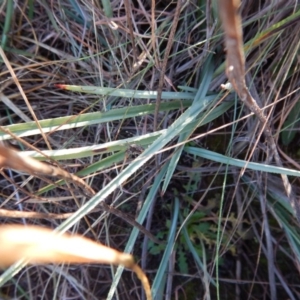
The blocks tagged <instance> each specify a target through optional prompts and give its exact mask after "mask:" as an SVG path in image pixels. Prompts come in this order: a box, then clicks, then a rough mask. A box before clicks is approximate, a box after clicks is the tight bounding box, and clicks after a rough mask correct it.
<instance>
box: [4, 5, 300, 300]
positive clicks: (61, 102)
mask: <svg viewBox="0 0 300 300" xmlns="http://www.w3.org/2000/svg"><path fill="white" fill-rule="evenodd" d="M151 5H152V4H151V2H150V1H128V0H125V1H124V2H122V1H105V0H103V1H101V2H100V1H99V2H95V1H89V0H87V1H50V2H49V3H48V1H42V0H36V1H19V2H16V3H14V2H13V1H7V2H3V4H2V5H1V6H0V15H1V21H0V28H1V40H0V42H1V49H2V50H3V52H2V54H1V57H0V58H1V64H0V81H1V85H0V100H1V101H0V140H2V141H4V143H5V144H6V145H9V146H10V147H13V148H14V149H16V150H20V151H21V153H22V155H24V156H26V155H30V156H32V157H34V158H36V159H39V160H44V161H47V162H48V163H49V164H53V165H54V166H55V167H58V168H63V169H64V170H66V171H68V172H70V173H76V174H77V175H78V176H79V177H81V178H83V179H84V180H85V182H86V184H88V185H89V186H90V187H91V188H92V189H93V190H95V192H96V195H95V196H93V197H90V196H89V195H87V194H86V193H85V192H84V191H82V189H81V188H79V187H78V186H77V185H76V183H74V182H72V181H71V180H70V181H69V180H67V181H64V180H60V181H56V180H55V179H53V178H48V177H45V176H40V177H36V176H29V175H27V174H24V173H22V172H21V173H20V172H16V171H13V170H2V171H1V175H0V176H1V177H0V208H1V209H2V210H6V213H2V215H1V223H2V224H12V223H15V224H24V225H25V224H28V225H29V224H30V225H41V226H47V227H50V228H53V229H57V230H60V231H70V232H73V233H75V232H76V233H79V234H81V235H85V236H87V237H89V238H92V239H93V240H96V241H100V242H102V243H104V244H106V245H109V246H111V247H113V248H115V249H118V250H119V251H124V252H130V253H132V254H133V255H134V256H135V257H136V259H137V261H138V262H139V264H140V265H141V266H142V268H143V270H144V271H145V272H146V274H147V276H148V277H149V279H150V282H151V284H152V295H153V296H154V298H155V299H173V298H174V299H175V298H176V297H178V299H222V300H223V299H233V298H235V299H242V298H245V297H247V299H262V298H264V299H270V297H271V295H272V297H274V296H276V297H277V298H278V299H285V298H289V299H298V298H299V284H300V281H299V262H300V231H299V224H298V222H297V221H296V219H295V218H294V215H293V210H292V208H291V206H290V204H289V201H288V199H287V197H286V196H285V193H284V189H283V184H282V182H281V177H280V174H282V173H284V174H286V175H288V176H289V179H290V181H291V183H292V186H293V190H294V191H295V193H296V194H297V195H299V194H300V191H299V188H298V181H299V177H300V171H299V169H300V168H299V151H298V148H299V133H298V129H299V119H300V117H299V101H298V100H299V59H300V56H299V55H300V54H299V53H300V50H299V48H300V45H299V29H298V28H299V19H300V7H299V4H298V2H297V1H292V0H288V1H276V3H275V2H274V1H270V0H267V1H260V2H258V1H254V0H251V1H243V3H242V5H241V7H240V11H241V14H242V17H243V33H244V52H245V57H246V83H247V85H248V86H249V90H250V92H251V94H252V96H253V97H254V98H255V100H256V101H257V103H258V105H259V106H260V107H261V108H264V112H265V114H266V115H267V117H268V120H269V123H270V125H271V128H272V130H273V132H272V134H273V136H274V138H275V141H276V144H277V147H278V149H279V152H280V155H281V159H282V161H283V165H284V168H279V167H278V166H276V165H275V163H274V162H273V161H271V162H269V163H266V162H268V158H269V154H270V153H269V150H270V149H268V144H267V143H266V140H265V138H264V136H263V135H262V126H261V124H260V122H259V120H258V119H257V118H256V117H254V116H252V115H251V114H250V112H249V110H248V109H247V108H244V107H243V105H241V102H240V101H239V100H238V97H237V96H236V94H235V93H234V92H233V91H231V90H225V91H224V90H223V89H221V88H220V86H221V84H226V83H227V79H226V75H225V72H224V71H225V63H224V61H225V51H224V44H223V31H222V28H221V24H220V19H219V17H218V6H217V1H183V2H180V3H178V2H177V1H173V2H170V1H156V2H155V7H153V6H151ZM11 165H12V164H11ZM102 201H105V203H106V204H108V205H110V206H111V207H112V210H111V211H110V213H108V212H107V210H106V211H104V210H103V206H102V204H101V202H102ZM8 211H10V212H11V211H18V214H12V213H7V212H8ZM19 212H24V214H23V215H22V214H19ZM28 213H35V215H34V217H32V215H28ZM14 216H15V217H14ZM16 216H17V218H16ZM28 216H29V217H28ZM134 220H135V221H137V222H138V223H140V224H141V225H143V228H142V229H141V228H139V227H137V226H134V222H133V221H134ZM17 271H18V272H17ZM121 275H122V276H121ZM0 286H1V289H0V293H1V294H0V298H1V299H2V298H3V299H23V298H24V299H27V298H28V299H66V298H71V297H72V298H73V299H105V298H108V299H114V298H115V297H117V296H116V295H118V297H119V299H145V298H144V297H145V295H144V294H143V291H142V288H141V284H140V282H139V280H138V279H137V278H136V277H133V276H132V274H131V273H129V272H128V271H123V269H122V268H121V267H119V268H116V267H113V266H111V267H107V266H103V267H99V266H96V265H80V266H73V265H67V264H65V265H45V266H27V267H24V268H20V267H18V266H14V269H8V270H3V272H2V274H1V276H0Z"/></svg>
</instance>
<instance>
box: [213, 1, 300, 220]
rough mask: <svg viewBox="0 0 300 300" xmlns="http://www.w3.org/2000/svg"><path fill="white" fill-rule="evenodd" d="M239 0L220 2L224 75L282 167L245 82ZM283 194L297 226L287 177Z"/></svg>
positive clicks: (295, 205) (299, 211)
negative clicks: (259, 125) (287, 199)
mask: <svg viewBox="0 0 300 300" xmlns="http://www.w3.org/2000/svg"><path fill="white" fill-rule="evenodd" d="M239 6H240V0H219V11H220V17H221V21H222V25H223V29H224V32H225V46H226V51H227V55H226V75H227V77H228V79H229V81H230V83H231V84H232V86H233V88H234V89H235V91H236V93H237V94H238V96H239V97H240V99H241V100H242V101H243V103H244V104H245V105H246V106H247V107H248V108H249V109H250V110H251V111H252V112H253V113H254V114H255V115H256V116H257V117H258V119H259V121H260V122H261V124H262V126H263V127H264V134H265V136H266V139H267V141H268V144H269V147H270V149H271V154H272V155H274V158H275V162H276V164H277V165H278V166H279V167H282V166H283V165H282V162H281V159H280V156H279V154H278V150H277V146H276V143H275V140H274V138H273V135H272V130H271V127H270V124H269V121H268V119H267V117H266V115H265V114H264V112H263V110H262V109H261V108H260V107H259V106H258V105H257V103H256V101H255V100H254V99H253V97H252V96H251V94H250V92H249V90H248V88H247V86H246V81H245V56H244V51H243V32H242V26H241V17H240V14H239V11H238V10H239ZM281 178H282V181H283V185H284V189H285V192H286V194H287V196H288V198H289V201H290V203H291V206H292V208H293V209H294V212H295V215H296V217H297V219H298V221H299V222H300V205H299V203H298V202H297V200H296V197H295V195H294V193H293V192H292V187H291V184H290V182H289V180H288V177H287V175H285V174H281Z"/></svg>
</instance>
